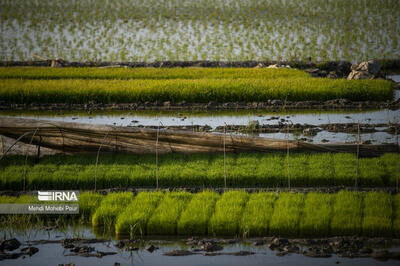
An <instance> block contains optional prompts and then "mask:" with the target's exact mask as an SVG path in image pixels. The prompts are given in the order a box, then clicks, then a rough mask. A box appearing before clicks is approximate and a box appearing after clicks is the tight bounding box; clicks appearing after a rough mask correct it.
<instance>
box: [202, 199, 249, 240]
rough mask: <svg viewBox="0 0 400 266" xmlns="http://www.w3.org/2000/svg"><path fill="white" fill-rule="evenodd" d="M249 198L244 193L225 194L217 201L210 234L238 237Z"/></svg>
mask: <svg viewBox="0 0 400 266" xmlns="http://www.w3.org/2000/svg"><path fill="white" fill-rule="evenodd" d="M248 198H249V195H248V193H246V192H244V191H229V192H225V193H224V194H223V195H222V197H221V199H220V200H218V201H217V204H216V206H215V212H214V215H213V216H212V217H211V219H210V221H209V223H208V233H209V234H212V235H222V236H223V235H230V236H232V235H237V234H238V233H239V222H240V219H241V217H242V213H243V209H244V206H245V205H246V203H247V200H248Z"/></svg>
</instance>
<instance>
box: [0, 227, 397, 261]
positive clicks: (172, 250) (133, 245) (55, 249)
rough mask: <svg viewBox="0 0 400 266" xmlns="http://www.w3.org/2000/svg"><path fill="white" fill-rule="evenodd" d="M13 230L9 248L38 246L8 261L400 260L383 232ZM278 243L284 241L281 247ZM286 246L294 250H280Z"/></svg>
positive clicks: (84, 228) (393, 245)
mask: <svg viewBox="0 0 400 266" xmlns="http://www.w3.org/2000/svg"><path fill="white" fill-rule="evenodd" d="M8 230H9V232H7V234H10V235H12V237H13V238H15V239H17V240H18V242H20V244H21V245H20V246H19V247H18V248H17V249H15V250H12V251H7V253H17V254H18V253H21V250H23V249H24V248H25V250H26V248H27V247H31V248H30V249H29V250H30V251H31V252H32V251H36V252H35V253H33V254H31V255H29V254H28V252H27V251H26V254H22V255H18V257H17V255H15V256H16V258H14V259H6V260H4V259H3V260H0V264H4V265H59V264H60V265H61V264H69V263H74V264H75V265H95V264H101V265H161V264H162V265H189V264H190V265H208V264H214V265H216V264H217V265H243V264H246V265H265V264H268V265H288V264H296V265H321V264H332V265H333V264H340V265H360V266H361V265H363V266H364V265H398V260H396V259H390V258H387V257H386V258H385V255H384V254H388V253H389V254H390V253H393V254H395V253H396V254H397V252H399V251H400V243H399V242H398V241H393V240H390V239H383V238H380V239H374V238H371V239H366V238H346V237H344V238H340V237H338V238H323V239H290V238H289V239H286V238H273V237H266V238H248V239H241V238H209V237H206V238H202V237H197V238H193V237H186V238H185V237H146V238H143V239H137V240H127V239H124V238H122V239H116V237H115V236H110V235H104V234H99V233H97V234H96V233H95V232H94V231H93V230H92V229H91V227H89V226H77V227H74V228H73V227H71V228H65V229H64V230H60V229H51V227H50V228H45V229H44V228H37V229H36V228H35V229H34V228H30V229H27V230H25V231H22V232H21V231H19V232H18V231H17V232H11V231H12V229H8ZM273 243H275V244H276V243H278V244H279V245H277V247H275V246H274V244H273ZM328 243H336V245H343V246H344V245H345V244H346V243H347V245H348V246H351V245H354V246H356V245H358V248H356V249H353V252H352V253H351V252H350V253H347V255H346V252H345V250H346V248H343V247H342V248H337V249H336V251H334V252H332V253H326V254H323V255H320V256H319V257H318V255H316V254H313V253H312V252H313V250H315V249H316V248H317V247H322V246H329V244H328ZM360 243H362V244H361V245H360ZM285 246H286V248H287V247H290V248H291V249H292V250H293V251H292V252H282V251H280V250H281V249H284V248H285ZM32 247H34V248H32ZM35 248H36V249H37V250H36V249H35ZM153 249H154V250H153ZM79 250H80V251H79ZM379 256H380V257H379ZM0 257H1V256H0ZM117 263H119V264H117Z"/></svg>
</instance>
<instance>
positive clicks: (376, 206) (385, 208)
mask: <svg viewBox="0 0 400 266" xmlns="http://www.w3.org/2000/svg"><path fill="white" fill-rule="evenodd" d="M363 203H364V211H363V222H362V230H363V234H364V235H366V236H391V235H392V215H393V213H392V212H393V207H392V196H390V195H389V194H386V193H383V192H371V193H367V194H365V195H364V201H363Z"/></svg>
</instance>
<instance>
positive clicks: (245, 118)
mask: <svg viewBox="0 0 400 266" xmlns="http://www.w3.org/2000/svg"><path fill="white" fill-rule="evenodd" d="M0 116H8V117H17V118H34V119H43V120H51V121H63V122H77V123H89V124H106V125H116V126H139V125H141V126H156V127H157V126H192V125H200V126H205V125H208V126H210V127H211V130H215V129H216V128H217V127H218V126H224V125H225V124H227V125H243V126H247V125H249V124H251V123H254V122H255V121H257V122H258V123H259V124H260V125H277V124H279V123H289V124H297V123H299V124H309V125H320V124H332V123H360V124H389V123H400V110H389V109H383V110H372V111H346V112H341V111H338V112H335V111H303V112H302V111H286V112H267V111H258V110H257V111H237V112H227V111H217V112H172V111H171V112H168V111H107V112H101V111H97V112H93V113H91V114H88V113H85V112H73V111H67V112H48V111H32V112H21V111H6V112H0ZM282 119H283V120H282ZM377 130H382V131H384V127H382V128H377ZM230 134H235V133H230ZM249 134H252V135H258V136H261V137H270V138H278V139H288V138H289V139H307V141H313V142H322V141H326V140H327V141H329V142H354V141H357V138H358V137H357V134H354V133H343V132H328V131H320V132H318V133H317V134H316V135H314V136H309V135H307V136H306V135H303V134H300V135H298V134H297V135H293V134H291V133H289V134H286V133H261V134H258V133H255V132H253V133H252V132H249ZM360 138H361V141H371V143H373V144H377V143H396V142H397V141H398V135H396V134H389V133H387V132H373V133H362V134H361V135H360Z"/></svg>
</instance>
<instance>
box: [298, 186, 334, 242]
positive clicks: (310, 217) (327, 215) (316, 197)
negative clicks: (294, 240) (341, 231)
mask: <svg viewBox="0 0 400 266" xmlns="http://www.w3.org/2000/svg"><path fill="white" fill-rule="evenodd" d="M333 199H334V196H333V195H332V194H327V193H317V192H310V193H308V194H307V196H306V198H305V201H304V209H303V212H302V216H301V219H300V226H299V227H300V230H299V232H300V236H308V237H310V236H320V235H325V236H328V235H329V228H330V221H331V218H332V207H333V206H332V204H333Z"/></svg>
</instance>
